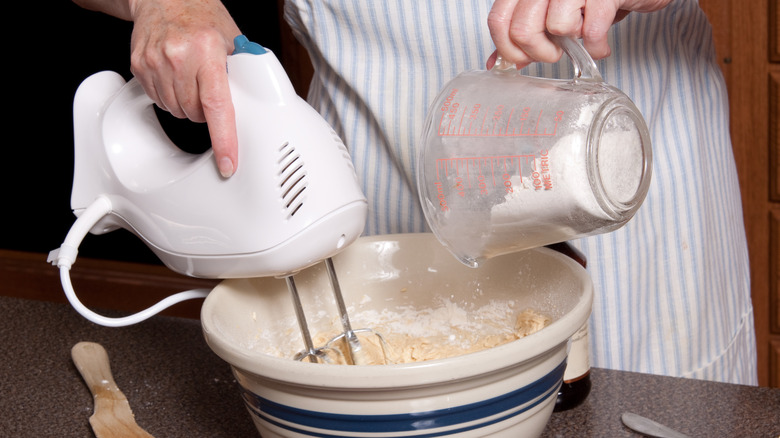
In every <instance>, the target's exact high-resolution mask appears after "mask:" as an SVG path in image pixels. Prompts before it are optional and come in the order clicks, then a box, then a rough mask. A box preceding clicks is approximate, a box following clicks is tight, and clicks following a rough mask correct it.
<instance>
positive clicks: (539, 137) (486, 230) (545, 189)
mask: <svg viewBox="0 0 780 438" xmlns="http://www.w3.org/2000/svg"><path fill="white" fill-rule="evenodd" d="M553 38H554V39H555V41H556V43H557V44H559V45H560V46H561V47H562V48H563V50H564V52H565V53H566V54H567V55H568V57H569V58H570V59H571V61H572V63H573V65H574V78H573V79H566V80H562V79H543V78H536V77H530V76H525V75H522V74H520V73H519V72H518V71H517V70H516V69H515V67H514V66H512V65H507V64H506V63H504V62H502V61H501V60H499V61H498V62H497V63H496V66H495V67H493V69H491V70H490V71H486V70H472V71H467V72H463V73H461V74H459V75H458V76H457V77H455V78H454V79H452V80H451V81H450V82H449V83H448V84H447V85H445V87H444V88H443V89H442V90H441V91H440V93H439V95H438V96H437V97H436V99H435V100H434V102H433V103H432V104H431V107H430V109H429V111H428V116H427V118H426V122H425V126H424V128H423V134H422V138H421V142H422V143H421V145H422V147H421V148H420V153H419V166H418V169H417V182H418V188H419V192H420V199H421V202H422V206H423V211H424V212H425V217H426V219H427V221H428V224H429V225H430V227H431V229H432V231H433V232H434V234H436V236H437V237H438V239H439V240H440V241H441V243H442V244H444V245H445V246H446V247H447V248H448V249H449V250H450V251H451V252H452V253H453V254H454V255H455V256H456V257H457V258H458V259H459V260H460V261H462V262H463V263H464V264H466V265H469V266H472V267H477V266H478V265H479V264H480V263H481V262H482V261H483V260H485V259H488V258H491V257H494V256H497V255H501V254H506V253H511V252H515V251H521V250H524V249H530V248H535V247H539V246H544V245H548V244H552V243H557V242H562V241H566V240H571V239H576V238H580V237H585V236H589V235H594V234H599V233H606V232H609V231H613V230H616V229H618V228H620V227H621V226H623V225H624V224H625V223H626V222H628V220H629V219H631V217H633V215H634V213H636V211H637V209H638V208H639V206H640V205H641V204H642V201H644V198H645V196H646V194H647V190H648V187H649V184H650V176H651V167H652V165H651V163H652V151H651V145H650V135H649V133H648V130H647V126H646V124H645V121H644V118H643V117H642V115H641V113H640V112H639V110H638V109H637V108H636V106H635V105H634V103H633V102H632V101H631V100H630V99H629V98H628V96H626V95H625V94H624V93H623V92H621V91H620V90H618V89H617V88H615V87H612V86H610V85H608V84H606V83H605V82H604V81H603V79H602V78H601V75H600V74H599V72H598V69H597V67H596V64H595V63H594V62H593V60H592V59H591V57H590V55H588V53H587V52H586V51H585V49H584V48H583V47H582V46H581V45H580V44H579V43H578V42H577V41H575V40H574V39H571V38H562V37H553Z"/></svg>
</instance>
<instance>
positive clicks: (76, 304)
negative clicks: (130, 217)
mask: <svg viewBox="0 0 780 438" xmlns="http://www.w3.org/2000/svg"><path fill="white" fill-rule="evenodd" d="M110 213H111V201H110V200H109V199H108V198H107V197H105V196H102V195H101V196H99V197H98V198H97V199H95V201H94V202H93V203H92V204H90V205H89V207H87V209H86V210H84V212H83V213H82V214H81V215H80V216H79V217H78V218H77V219H76V222H74V223H73V226H72V227H71V228H70V231H68V234H67V236H65V241H64V242H63V243H62V246H60V247H59V248H57V249H55V250H54V251H51V252H50V253H49V257H48V261H49V262H50V263H51V264H53V265H55V266H57V267H59V268H60V281H61V282H62V288H63V290H64V291H65V296H66V297H67V298H68V301H70V304H71V305H72V306H73V308H74V309H76V311H77V312H78V313H80V314H81V315H82V316H83V317H84V318H86V319H88V320H90V321H92V322H94V323H96V324H100V325H103V326H106V327H124V326H128V325H133V324H137V323H139V322H141V321H144V320H146V319H148V318H150V317H152V316H154V315H156V314H158V313H160V312H161V311H163V310H165V309H167V308H168V307H170V306H172V305H174V304H176V303H180V302H182V301H185V300H191V299H196V298H205V297H206V295H208V293H209V290H208V289H192V290H188V291H184V292H179V293H177V294H174V295H171V296H169V297H167V298H165V299H163V300H161V301H160V302H158V303H157V304H155V305H153V306H151V307H149V308H148V309H145V310H142V311H140V312H138V313H135V314H133V315H129V316H125V317H120V318H111V317H107V316H103V315H100V314H98V313H95V312H93V311H92V310H90V309H88V308H87V307H86V306H85V305H84V304H82V303H81V301H79V299H78V297H76V292H75V291H74V290H73V284H72V283H71V280H70V268H71V266H73V263H74V262H75V261H76V255H77V254H78V247H79V245H80V244H81V241H82V240H84V237H86V235H87V233H89V230H91V229H92V227H94V226H95V224H97V223H98V221H100V219H102V218H103V217H104V216H106V215H108V214H110Z"/></svg>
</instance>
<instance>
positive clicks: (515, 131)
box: [439, 102, 563, 137]
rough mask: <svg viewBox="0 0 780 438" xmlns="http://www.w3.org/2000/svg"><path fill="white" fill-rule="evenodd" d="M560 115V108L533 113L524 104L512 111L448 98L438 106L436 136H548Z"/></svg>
mask: <svg viewBox="0 0 780 438" xmlns="http://www.w3.org/2000/svg"><path fill="white" fill-rule="evenodd" d="M516 113H519V117H516V116H518V114H516ZM562 118H563V111H555V112H554V116H553V117H550V116H549V115H547V114H545V111H544V110H540V111H538V113H537V112H535V111H533V110H532V109H531V108H528V107H525V108H521V109H519V111H516V110H515V108H511V107H505V106H503V105H497V106H495V107H494V108H490V107H487V106H483V105H481V104H478V103H477V104H474V105H471V106H469V105H460V104H459V103H458V102H451V103H449V104H448V105H446V106H445V107H444V108H443V109H442V112H441V119H440V120H439V136H442V137H449V136H452V137H527V136H530V137H552V136H555V135H556V133H557V131H558V123H559V122H560V121H561V120H562Z"/></svg>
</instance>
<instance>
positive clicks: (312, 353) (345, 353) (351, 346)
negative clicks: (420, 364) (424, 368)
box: [285, 257, 387, 365]
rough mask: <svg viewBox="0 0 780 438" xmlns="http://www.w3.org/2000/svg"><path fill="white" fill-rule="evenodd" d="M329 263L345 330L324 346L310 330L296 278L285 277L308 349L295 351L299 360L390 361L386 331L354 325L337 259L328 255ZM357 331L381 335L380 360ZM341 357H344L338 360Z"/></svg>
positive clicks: (331, 280)
mask: <svg viewBox="0 0 780 438" xmlns="http://www.w3.org/2000/svg"><path fill="white" fill-rule="evenodd" d="M325 267H326V268H327V271H328V279H329V280H330V286H331V288H332V290H333V295H334V297H335V298H336V305H337V306H338V310H339V317H340V319H341V326H342V328H343V329H344V331H343V332H342V333H341V334H339V335H337V336H334V337H333V338H331V339H330V340H329V341H328V342H327V343H325V345H324V346H322V347H315V346H314V343H313V341H312V337H311V332H310V331H309V325H308V323H307V322H306V315H305V313H304V311H303V305H302V304H301V298H300V296H299V294H298V288H297V287H296V286H295V280H294V279H293V276H292V275H290V276H288V277H285V281H286V282H287V288H288V289H289V290H290V295H292V298H293V306H294V308H295V316H296V318H297V319H298V326H299V327H300V329H301V336H302V337H303V343H304V347H305V349H304V350H302V351H300V352H299V353H298V354H296V355H295V360H299V361H302V360H307V359H308V361H309V362H312V363H334V362H342V361H343V362H344V363H346V364H348V365H377V364H385V363H387V350H386V343H385V340H384V338H383V337H382V335H380V334H379V333H377V332H376V331H374V330H372V329H368V328H361V329H357V330H353V329H352V324H351V323H350V322H349V314H348V312H347V306H346V305H345V304H344V297H343V295H342V294H341V286H340V285H339V281H338V277H337V276H336V269H335V268H334V267H333V259H331V258H330V257H328V258H326V259H325ZM357 333H369V334H371V335H374V336H376V337H377V338H378V340H379V343H378V344H379V347H380V349H381V353H382V354H381V358H380V362H379V363H377V361H376V360H374V359H373V358H372V357H370V356H369V355H367V354H366V351H365V350H364V348H363V345H362V344H361V343H360V339H358V336H357ZM340 342H343V344H345V347H346V348H339V347H338V346H337V344H338V343H340ZM332 355H335V356H336V357H337V358H336V359H334V357H333V356H332ZM339 358H341V359H343V360H338V359H339Z"/></svg>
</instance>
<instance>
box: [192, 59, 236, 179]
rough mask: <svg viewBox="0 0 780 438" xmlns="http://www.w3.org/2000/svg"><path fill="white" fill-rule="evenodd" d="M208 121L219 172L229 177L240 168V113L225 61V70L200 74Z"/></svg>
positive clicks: (206, 120)
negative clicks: (230, 85) (237, 125)
mask: <svg viewBox="0 0 780 438" xmlns="http://www.w3.org/2000/svg"><path fill="white" fill-rule="evenodd" d="M199 83H200V84H202V85H201V87H200V90H199V95H200V102H201V103H202V112H203V116H204V120H205V122H206V124H207V125H208V127H209V136H210V137H211V147H212V149H213V150H214V157H215V159H216V162H217V168H218V169H219V173H220V174H221V175H222V176H223V177H224V178H229V177H231V176H232V175H233V173H235V171H236V169H237V168H238V138H237V134H236V114H235V110H234V108H233V101H232V99H231V97H230V87H229V86H228V81H227V75H226V74H225V69H224V64H223V67H222V69H221V70H220V69H204V71H203V72H202V74H201V75H200V76H199Z"/></svg>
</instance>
